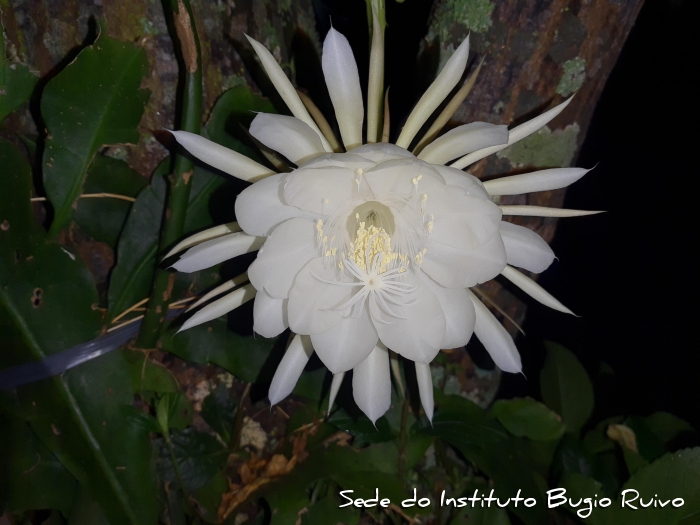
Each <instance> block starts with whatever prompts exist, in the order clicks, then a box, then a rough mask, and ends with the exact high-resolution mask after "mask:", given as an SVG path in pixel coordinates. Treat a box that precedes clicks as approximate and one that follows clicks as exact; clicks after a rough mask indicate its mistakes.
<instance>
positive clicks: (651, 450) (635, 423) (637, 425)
mask: <svg viewBox="0 0 700 525" xmlns="http://www.w3.org/2000/svg"><path fill="white" fill-rule="evenodd" d="M625 425H627V426H628V427H629V428H631V429H632V430H633V431H634V435H635V437H636V438H637V450H638V451H639V455H640V456H642V457H643V458H644V459H645V460H647V461H650V462H651V461H655V460H657V459H659V458H660V457H661V456H663V455H664V454H665V453H666V452H668V450H666V447H665V446H664V443H663V441H661V439H659V437H658V436H657V435H656V434H655V433H654V432H652V430H651V428H649V425H648V424H647V418H641V417H636V416H632V417H629V418H627V421H625Z"/></svg>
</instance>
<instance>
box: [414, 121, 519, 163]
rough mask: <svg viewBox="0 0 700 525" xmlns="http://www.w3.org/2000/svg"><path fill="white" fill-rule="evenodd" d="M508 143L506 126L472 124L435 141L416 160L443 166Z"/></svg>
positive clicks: (456, 129)
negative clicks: (488, 148) (486, 148)
mask: <svg viewBox="0 0 700 525" xmlns="http://www.w3.org/2000/svg"><path fill="white" fill-rule="evenodd" d="M507 143H508V126H497V125H496V124H489V123H488V122H472V123H471V124H465V125H464V126H458V127H456V128H454V129H452V130H450V131H448V132H447V133H445V134H444V135H442V136H441V137H439V138H437V139H435V140H434V141H433V142H431V143H430V144H428V145H427V146H426V147H425V148H423V151H421V153H420V155H418V158H419V159H421V160H424V161H426V162H430V163H432V164H445V163H447V162H449V161H451V160H452V159H456V158H457V157H461V156H462V155H466V154H467V153H470V152H472V151H476V150H478V149H482V148H485V147H487V146H493V145H496V144H507Z"/></svg>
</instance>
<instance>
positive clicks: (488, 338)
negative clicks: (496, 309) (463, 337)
mask: <svg viewBox="0 0 700 525" xmlns="http://www.w3.org/2000/svg"><path fill="white" fill-rule="evenodd" d="M469 298H470V299H471V300H472V302H473V303H474V310H475V311H476V323H475V324H474V333H475V334H476V336H477V337H478V338H479V341H481V344H483V345H484V348H486V351H487V352H488V353H489V355H490V356H491V359H493V361H494V363H496V365H497V366H498V368H500V369H501V370H503V371H504V372H513V373H518V372H520V371H521V370H522V364H521V363H520V354H518V349H517V348H516V347H515V343H514V342H513V338H512V337H511V336H510V334H509V333H508V332H507V331H506V329H505V328H503V325H502V324H501V323H499V322H498V319H496V318H495V317H494V316H493V314H492V313H491V312H489V309H488V308H486V306H484V304H483V303H482V302H481V301H480V300H479V299H478V298H477V297H476V296H475V295H474V294H473V293H472V292H469Z"/></svg>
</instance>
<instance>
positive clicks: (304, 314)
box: [288, 257, 351, 335]
mask: <svg viewBox="0 0 700 525" xmlns="http://www.w3.org/2000/svg"><path fill="white" fill-rule="evenodd" d="M335 270H336V269H335V268H334V267H332V266H329V265H327V264H326V262H325V261H324V258H323V257H319V258H317V259H313V260H312V261H311V262H309V263H308V264H307V265H306V266H304V268H302V269H301V271H300V272H299V273H298V274H297V276H296V278H295V280H294V285H293V286H292V289H291V290H290V292H289V307H288V315H289V326H290V328H291V329H292V331H294V332H296V333H298V334H306V335H311V334H322V333H323V332H327V331H328V330H330V329H331V328H333V327H334V326H335V325H336V324H338V322H340V319H341V313H340V312H339V311H337V310H335V308H337V307H338V306H341V305H342V304H343V303H344V302H346V301H347V300H348V299H350V296H351V289H350V287H345V286H339V285H337V284H328V283H327V282H324V281H330V282H336V281H337V282H342V281H341V280H340V279H341V278H342V274H338V273H337V272H336V271H335Z"/></svg>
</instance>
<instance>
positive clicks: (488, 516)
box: [450, 507, 510, 525]
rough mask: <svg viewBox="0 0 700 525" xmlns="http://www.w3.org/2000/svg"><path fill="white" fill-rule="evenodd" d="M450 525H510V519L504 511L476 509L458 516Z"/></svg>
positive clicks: (494, 508) (495, 508)
mask: <svg viewBox="0 0 700 525" xmlns="http://www.w3.org/2000/svg"><path fill="white" fill-rule="evenodd" d="M450 525H510V519H509V518H508V512H507V511H506V509H502V508H500V507H488V508H483V509H482V508H481V507H476V508H473V509H469V510H467V511H466V512H462V513H460V514H458V515H457V517H455V518H454V519H453V520H452V521H450Z"/></svg>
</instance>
